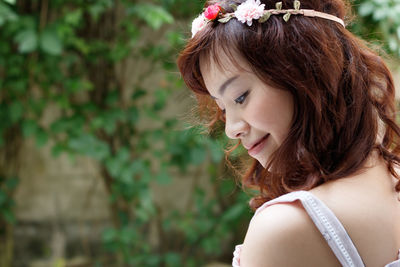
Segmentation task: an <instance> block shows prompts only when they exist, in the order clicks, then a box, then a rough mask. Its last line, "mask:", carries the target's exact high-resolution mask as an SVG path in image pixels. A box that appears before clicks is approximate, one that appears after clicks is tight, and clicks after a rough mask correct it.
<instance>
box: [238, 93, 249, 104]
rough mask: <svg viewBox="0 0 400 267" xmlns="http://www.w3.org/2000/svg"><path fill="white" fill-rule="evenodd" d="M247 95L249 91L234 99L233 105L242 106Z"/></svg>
mask: <svg viewBox="0 0 400 267" xmlns="http://www.w3.org/2000/svg"><path fill="white" fill-rule="evenodd" d="M248 95H249V91H246V92H245V93H244V94H242V95H241V96H239V97H238V98H236V99H235V103H236V104H240V105H241V104H243V103H244V101H245V100H246V98H247V96H248Z"/></svg>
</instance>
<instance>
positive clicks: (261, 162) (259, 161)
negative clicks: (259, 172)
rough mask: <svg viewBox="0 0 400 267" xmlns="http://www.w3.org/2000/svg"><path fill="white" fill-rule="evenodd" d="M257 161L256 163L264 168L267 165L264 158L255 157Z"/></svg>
mask: <svg viewBox="0 0 400 267" xmlns="http://www.w3.org/2000/svg"><path fill="white" fill-rule="evenodd" d="M257 161H258V163H260V164H261V166H263V168H264V169H265V168H266V167H267V161H266V160H264V159H263V160H260V159H257Z"/></svg>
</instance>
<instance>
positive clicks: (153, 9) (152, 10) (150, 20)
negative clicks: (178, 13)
mask: <svg viewBox="0 0 400 267" xmlns="http://www.w3.org/2000/svg"><path fill="white" fill-rule="evenodd" d="M131 13H134V14H136V15H137V16H138V17H139V18H141V19H143V20H144V21H145V22H146V23H147V24H148V25H149V26H150V27H151V28H153V29H154V30H158V29H159V28H160V27H161V26H162V25H163V24H165V23H172V22H173V21H174V18H173V17H172V15H171V14H170V13H168V12H167V11H166V10H165V9H163V8H162V7H160V6H156V5H153V4H147V3H141V4H136V5H135V6H134V8H133V10H132V12H131Z"/></svg>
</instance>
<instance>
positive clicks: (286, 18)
mask: <svg viewBox="0 0 400 267" xmlns="http://www.w3.org/2000/svg"><path fill="white" fill-rule="evenodd" d="M289 19H290V13H289V12H288V13H286V14H285V15H283V20H284V21H285V22H288V21H289Z"/></svg>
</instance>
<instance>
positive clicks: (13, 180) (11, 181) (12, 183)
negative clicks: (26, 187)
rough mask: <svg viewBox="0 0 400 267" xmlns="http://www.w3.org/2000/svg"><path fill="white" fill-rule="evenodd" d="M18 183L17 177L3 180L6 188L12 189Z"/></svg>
mask: <svg viewBox="0 0 400 267" xmlns="http://www.w3.org/2000/svg"><path fill="white" fill-rule="evenodd" d="M18 183H19V179H18V178H17V177H12V178H8V179H7V180H6V182H5V185H6V187H7V189H8V190H14V189H15V188H16V187H17V185H18Z"/></svg>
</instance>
